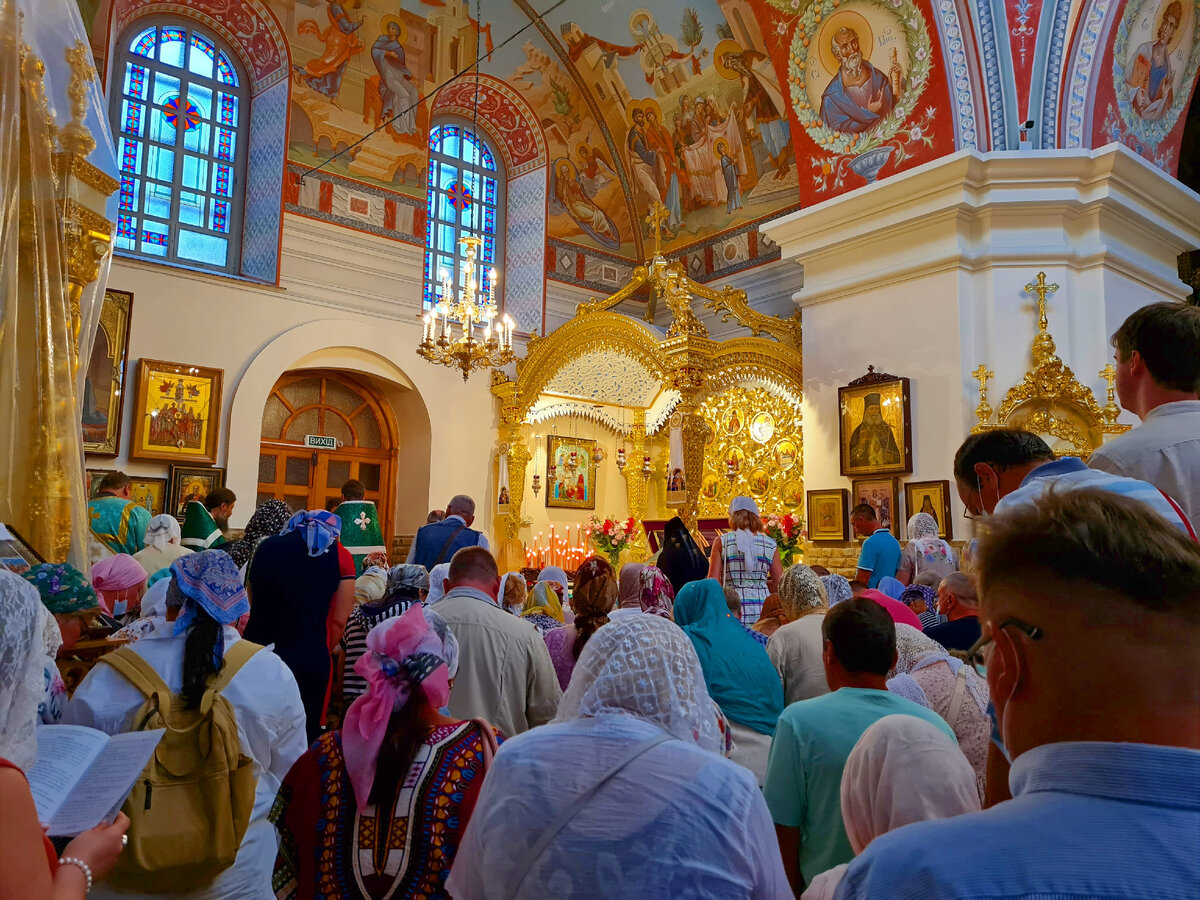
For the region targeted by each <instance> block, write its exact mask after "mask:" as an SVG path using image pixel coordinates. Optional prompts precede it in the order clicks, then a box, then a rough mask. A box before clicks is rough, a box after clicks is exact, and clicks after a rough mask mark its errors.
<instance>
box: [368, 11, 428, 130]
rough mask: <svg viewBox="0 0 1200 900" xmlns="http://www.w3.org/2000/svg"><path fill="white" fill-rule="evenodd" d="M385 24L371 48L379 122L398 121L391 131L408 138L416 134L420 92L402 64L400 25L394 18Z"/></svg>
mask: <svg viewBox="0 0 1200 900" xmlns="http://www.w3.org/2000/svg"><path fill="white" fill-rule="evenodd" d="M385 21H386V25H387V30H386V31H385V32H384V33H383V34H381V35H380V36H379V37H377V38H376V39H375V43H374V45H373V46H372V47H371V60H372V61H373V62H374V63H375V69H376V70H377V71H378V72H379V100H380V102H381V104H382V108H381V110H380V115H381V116H382V119H383V121H388V120H392V119H393V117H398V118H395V119H394V120H393V121H392V123H391V127H392V128H393V129H394V130H395V131H397V132H399V133H400V134H412V133H413V132H415V131H416V130H417V108H416V102H417V100H418V99H419V98H420V92H419V91H418V90H417V86H416V85H415V84H414V83H413V74H412V72H411V71H410V70H409V68H408V66H407V65H406V64H405V59H404V44H403V43H402V39H403V36H402V34H401V25H400V22H399V20H397V19H395V18H388V19H387V20H385Z"/></svg>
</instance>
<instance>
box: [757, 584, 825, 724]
mask: <svg viewBox="0 0 1200 900" xmlns="http://www.w3.org/2000/svg"><path fill="white" fill-rule="evenodd" d="M779 602H780V605H782V606H783V611H784V613H785V614H786V615H787V617H788V622H787V624H786V625H781V626H780V627H779V628H777V629H776V630H775V633H774V634H772V635H771V639H770V640H769V641H767V656H769V657H771V662H772V663H774V664H775V668H776V670H778V672H779V678H780V680H781V681H782V682H783V702H784V703H795V702H796V701H797V700H809V699H811V698H813V697H819V696H821V695H822V694H828V693H829V684H828V682H827V681H826V680H825V663H824V662H823V661H822V659H821V654H822V653H823V652H824V649H825V640H824V638H823V637H822V636H821V625H822V623H824V621H825V613H827V612H828V611H829V600H828V598H827V596H826V594H825V585H824V584H823V583H822V582H821V579H820V578H819V577H818V576H817V573H816V572H814V571H813V570H812V569H810V568H809V567H808V566H806V565H804V564H803V563H797V564H796V565H794V566H791V567H790V568H789V569H788V570H787V571H786V572H784V573H783V577H782V578H781V579H779Z"/></svg>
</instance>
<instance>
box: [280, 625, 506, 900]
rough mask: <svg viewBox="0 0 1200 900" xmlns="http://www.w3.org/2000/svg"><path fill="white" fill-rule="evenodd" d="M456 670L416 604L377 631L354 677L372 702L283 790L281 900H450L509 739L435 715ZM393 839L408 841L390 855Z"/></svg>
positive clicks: (440, 629) (322, 744) (327, 738)
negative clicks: (323, 899)
mask: <svg viewBox="0 0 1200 900" xmlns="http://www.w3.org/2000/svg"><path fill="white" fill-rule="evenodd" d="M457 668H458V644H457V642H456V641H455V639H454V635H453V634H452V633H451V632H450V630H449V628H448V627H447V626H446V623H445V621H443V619H442V617H441V616H439V615H438V614H437V613H436V612H434V611H433V610H431V609H427V608H423V607H422V606H421V605H420V604H418V605H415V606H412V607H410V608H409V609H408V611H407V612H405V613H404V615H402V616H399V617H397V618H393V619H388V620H386V621H384V622H381V623H380V624H378V625H376V626H375V627H374V628H373V629H371V632H370V634H368V635H367V652H366V653H364V654H363V655H362V656H361V657H359V660H358V662H357V663H355V666H354V669H355V671H356V672H357V673H358V674H359V675H361V676H362V677H363V678H364V679H366V682H367V690H366V693H364V694H362V695H361V696H360V697H359V698H358V699H357V700H355V701H354V703H353V704H351V706H350V709H349V711H348V712H347V713H346V720H345V722H344V723H343V726H342V729H341V730H340V731H332V732H327V733H325V734H323V735H321V737H319V738H318V739H317V741H316V742H315V743H314V744H313V745H312V747H311V748H310V749H309V750H308V752H307V753H305V754H304V755H303V756H302V757H300V759H299V760H297V761H296V764H295V765H294V766H292V769H291V771H290V772H289V773H288V775H287V778H285V779H284V782H283V786H282V787H281V788H280V791H279V799H278V800H277V801H276V804H275V809H274V810H273V812H272V814H271V821H272V822H274V823H275V828H276V830H277V831H278V832H279V837H280V842H279V855H278V857H277V858H276V860H275V876H274V883H275V885H276V895H277V896H279V897H311V896H314V895H319V896H333V897H341V898H343V900H373V898H376V897H392V896H396V897H415V896H421V897H445V896H446V892H445V887H444V885H445V881H446V877H447V876H448V875H449V873H450V866H451V865H452V864H453V863H454V857H455V854H456V853H457V850H458V844H459V840H460V838H461V836H462V833H463V831H464V830H465V829H466V827H467V822H468V820H469V819H470V817H471V812H472V811H473V810H474V808H475V799H476V797H477V796H478V794H479V788H480V785H481V784H482V783H483V776H484V773H485V772H486V771H487V769H488V767H489V766H490V764H491V759H492V755H493V753H494V752H495V749H496V746H497V744H498V742H499V741H500V740H501V739H502V736H501V735H500V733H499V732H497V731H495V729H493V728H492V727H491V726H490V725H488V724H487V723H486V722H483V721H481V720H475V719H473V720H469V721H465V722H463V721H459V720H457V719H453V718H449V717H447V716H444V715H442V714H441V713H440V712H438V710H439V709H441V708H443V707H445V705H446V703H447V701H448V700H449V699H450V686H451V684H452V683H453V681H454V674H455V672H456V671H457ZM395 835H401V836H403V840H401V841H400V842H399V843H392V841H393V837H394V836H395ZM377 863H382V864H381V865H378V868H377V867H376V866H377Z"/></svg>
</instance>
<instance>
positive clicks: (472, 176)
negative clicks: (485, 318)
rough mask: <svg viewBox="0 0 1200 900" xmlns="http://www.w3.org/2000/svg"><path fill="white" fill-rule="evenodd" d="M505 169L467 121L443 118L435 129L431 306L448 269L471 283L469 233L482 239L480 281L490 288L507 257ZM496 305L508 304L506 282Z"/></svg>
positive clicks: (457, 280)
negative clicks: (465, 244) (504, 293)
mask: <svg viewBox="0 0 1200 900" xmlns="http://www.w3.org/2000/svg"><path fill="white" fill-rule="evenodd" d="M504 187H505V185H504V171H503V168H502V167H501V166H499V165H498V164H497V162H496V153H495V152H494V151H493V150H492V148H491V147H490V146H489V144H488V142H487V140H486V139H484V138H483V137H482V135H480V134H477V133H476V132H474V131H472V129H471V128H470V127H469V126H467V125H466V124H464V123H460V122H457V121H443V122H441V123H440V124H437V125H434V126H433V128H432V129H431V130H430V132H429V184H428V191H427V195H426V207H425V209H426V218H425V294H424V300H425V306H426V308H428V307H431V306H433V305H434V304H436V303H437V302H438V299H439V298H440V297H441V294H442V288H441V282H442V273H448V274H449V275H450V277H451V278H452V279H453V281H454V284H455V285H457V286H459V287H460V288H461V287H463V286H464V285H466V283H467V273H466V270H465V264H466V252H465V250H464V248H463V247H462V246H461V245H460V244H459V239H460V238H462V237H464V236H468V235H471V236H474V237H478V238H479V239H480V241H481V244H480V246H479V252H478V254H477V256H476V272H475V278H476V283H477V284H478V285H480V288H481V289H482V290H483V291H484V292H485V293H486V292H487V291H488V289H489V288H490V287H491V286H492V278H491V274H490V271H489V270H490V269H492V268H493V267H495V266H496V264H497V263H496V261H497V260H500V259H503V258H504V246H503V245H504ZM496 305H497V308H500V309H502V308H503V297H502V291H501V285H500V284H499V280H498V283H497V284H496Z"/></svg>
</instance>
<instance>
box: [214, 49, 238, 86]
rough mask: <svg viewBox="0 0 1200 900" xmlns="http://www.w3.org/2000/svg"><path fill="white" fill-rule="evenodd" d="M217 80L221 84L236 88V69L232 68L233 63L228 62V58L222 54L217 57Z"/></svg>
mask: <svg viewBox="0 0 1200 900" xmlns="http://www.w3.org/2000/svg"><path fill="white" fill-rule="evenodd" d="M217 80H218V81H220V82H221V83H222V84H231V85H233V86H234V87H237V83H238V77H237V69H235V68H234V67H233V63H231V62H230V61H229V57H228V56H226V55H225V54H224V53H222V54H220V55H219V56H218V57H217Z"/></svg>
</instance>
